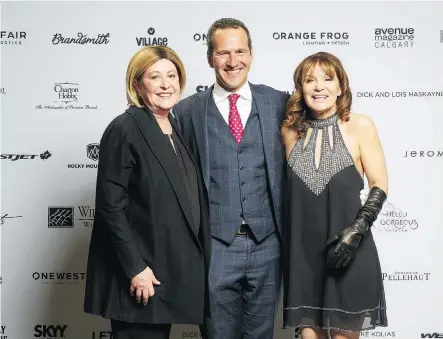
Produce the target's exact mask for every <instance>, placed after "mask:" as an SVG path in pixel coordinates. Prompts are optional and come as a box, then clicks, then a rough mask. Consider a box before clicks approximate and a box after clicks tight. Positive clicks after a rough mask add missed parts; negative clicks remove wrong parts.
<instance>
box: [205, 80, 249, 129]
mask: <svg viewBox="0 0 443 339" xmlns="http://www.w3.org/2000/svg"><path fill="white" fill-rule="evenodd" d="M230 94H234V93H231V92H228V91H227V90H225V89H224V88H222V87H221V86H220V85H219V84H218V83H217V82H216V83H215V84H214V90H213V91H212V96H213V98H214V101H215V104H216V105H217V108H218V110H219V111H220V113H221V115H222V116H223V119H225V121H226V124H228V126H229V99H228V96H229V95H230ZM235 94H238V95H240V97H239V98H238V101H237V110H238V113H239V114H240V119H241V122H242V125H243V128H245V125H246V121H248V118H249V114H250V113H251V105H252V93H251V88H250V87H249V82H247V81H246V83H245V84H244V85H243V86H242V87H241V88H240V89H239V90H238V91H237V92H235Z"/></svg>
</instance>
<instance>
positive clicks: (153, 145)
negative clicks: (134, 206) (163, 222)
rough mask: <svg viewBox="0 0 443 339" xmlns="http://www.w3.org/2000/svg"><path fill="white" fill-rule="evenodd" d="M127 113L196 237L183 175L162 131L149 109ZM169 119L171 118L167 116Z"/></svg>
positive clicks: (134, 108) (132, 109) (131, 110)
mask: <svg viewBox="0 0 443 339" xmlns="http://www.w3.org/2000/svg"><path fill="white" fill-rule="evenodd" d="M128 113H129V114H130V115H131V116H132V117H133V118H134V120H135V122H136V123H137V125H138V128H139V130H140V132H141V134H142V135H143V138H144V139H145V140H146V143H147V144H148V146H149V148H150V149H151V150H152V153H154V156H155V157H156V158H157V160H158V161H159V163H160V165H161V166H162V167H163V170H164V171H165V173H166V175H167V177H168V179H169V182H170V183H171V186H172V188H173V190H174V192H175V195H176V196H177V200H178V202H179V204H180V207H181V209H182V211H183V214H184V215H185V217H186V219H187V221H188V225H189V228H190V229H191V230H192V233H193V234H194V235H195V236H196V237H197V234H195V230H194V228H193V227H192V226H191V225H193V222H194V221H193V219H192V214H191V207H190V205H189V202H188V200H189V198H188V195H187V193H186V187H185V185H184V183H183V176H182V174H181V172H180V166H179V164H178V162H177V157H176V155H175V153H174V150H173V149H172V147H171V146H170V145H168V143H167V141H166V140H162V138H165V137H164V135H163V132H162V130H161V128H160V126H159V125H158V124H157V122H156V121H155V119H154V118H153V116H152V113H151V112H150V111H149V110H147V109H142V108H138V107H131V108H130V109H129V110H128ZM169 120H171V118H169ZM174 125H175V124H174Z"/></svg>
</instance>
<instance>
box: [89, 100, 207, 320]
mask: <svg viewBox="0 0 443 339" xmlns="http://www.w3.org/2000/svg"><path fill="white" fill-rule="evenodd" d="M169 120H170V122H171V124H172V127H173V128H174V130H175V132H176V134H177V136H178V137H179V138H180V140H181V141H182V143H183V144H185V143H184V140H183V138H182V136H181V134H180V131H179V129H178V128H177V126H176V124H175V121H174V119H172V118H171V117H170V118H169ZM185 147H186V145H185ZM188 153H189V152H188ZM190 156H191V159H192V155H191V154H190ZM193 162H194V164H195V161H194V160H193ZM196 172H197V177H198V178H197V179H198V185H199V203H200V206H201V208H200V228H199V232H198V234H196V233H195V227H194V228H193V227H192V215H191V207H190V206H191V205H190V204H192V203H193V199H188V195H187V192H186V187H185V184H184V181H183V177H182V173H181V169H180V166H179V163H178V160H177V158H176V155H175V153H174V150H173V148H172V145H171V144H170V142H169V141H168V140H167V138H166V137H165V136H164V135H163V133H162V130H161V129H160V126H159V125H158V123H157V122H156V120H155V118H154V117H153V115H152V113H151V112H150V111H149V110H148V109H142V108H137V107H133V106H131V107H130V108H128V109H127V110H126V112H125V113H123V114H121V115H120V116H118V117H117V118H115V119H114V120H113V121H112V122H111V123H110V124H109V126H108V127H107V128H106V130H105V132H104V134H103V137H102V139H101V142H100V157H99V163H98V173H97V190H96V214H95V220H94V228H93V230H92V236H91V243H90V248H89V255H88V268H87V278H86V293H85V301H84V310H85V312H87V313H92V314H97V315H101V316H103V317H105V318H109V319H114V320H119V321H125V322H129V323H151V324H159V323H167V324H173V323H176V324H179V323H181V324H201V323H202V322H203V318H204V316H207V315H208V296H207V291H208V290H207V274H208V270H209V262H210V252H211V248H210V244H211V242H210V241H211V237H210V229H209V221H208V207H207V206H208V202H207V196H206V190H205V189H204V184H203V181H202V179H201V173H200V169H199V166H196ZM196 199H197V197H196ZM146 266H149V267H150V268H151V269H152V270H153V272H154V274H155V276H156V278H157V279H158V280H159V281H160V282H161V285H159V286H154V289H155V295H154V296H153V297H152V298H149V302H148V304H147V305H146V306H143V304H138V303H137V302H136V300H135V297H131V296H130V295H129V286H130V280H131V279H132V278H133V277H134V276H135V275H137V274H138V273H140V272H141V271H143V270H144V269H145V268H146Z"/></svg>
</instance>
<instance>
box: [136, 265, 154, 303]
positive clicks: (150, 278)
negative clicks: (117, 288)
mask: <svg viewBox="0 0 443 339" xmlns="http://www.w3.org/2000/svg"><path fill="white" fill-rule="evenodd" d="M154 285H160V281H158V280H157V278H156V277H155V275H154V272H152V270H151V269H150V268H149V267H146V268H145V270H144V271H142V272H140V273H139V274H137V275H136V276H135V277H134V278H132V280H131V286H130V287H129V294H130V295H131V297H133V296H134V294H135V298H136V299H137V302H138V303H140V301H141V300H143V305H145V306H146V304H147V303H148V299H149V297H152V296H153V295H154V294H155V292H154Z"/></svg>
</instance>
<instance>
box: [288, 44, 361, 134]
mask: <svg viewBox="0 0 443 339" xmlns="http://www.w3.org/2000/svg"><path fill="white" fill-rule="evenodd" d="M317 64H318V65H319V66H320V67H321V69H322V70H323V71H324V72H325V73H326V74H327V75H329V76H330V77H331V78H334V77H335V76H337V78H338V82H339V84H340V89H341V95H340V96H339V97H338V98H337V115H338V117H339V118H340V119H341V120H342V121H348V120H349V114H350V112H351V105H352V93H351V89H350V88H349V81H348V75H347V74H346V72H345V70H344V68H343V65H342V63H341V61H340V60H339V59H338V58H337V57H336V56H334V55H332V54H330V53H327V52H319V53H316V54H313V55H310V56H308V57H306V58H305V59H304V60H303V61H302V62H301V63H300V64H299V65H298V66H297V68H296V69H295V72H294V86H295V90H296V91H295V93H294V94H293V95H292V96H291V97H290V98H289V100H288V103H287V105H286V116H285V120H283V124H282V125H283V126H286V127H288V128H290V129H293V130H295V131H296V132H297V136H298V138H303V137H305V136H306V131H307V130H308V123H307V120H308V119H309V108H308V107H307V105H306V102H305V100H304V97H303V82H304V81H305V79H306V76H307V75H308V74H309V73H310V72H311V70H313V69H314V67H315V66H316V65H317Z"/></svg>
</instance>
